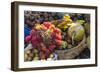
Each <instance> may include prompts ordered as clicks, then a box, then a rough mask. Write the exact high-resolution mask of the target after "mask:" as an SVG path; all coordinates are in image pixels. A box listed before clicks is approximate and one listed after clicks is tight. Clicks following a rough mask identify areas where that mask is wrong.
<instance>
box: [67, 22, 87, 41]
mask: <svg viewBox="0 0 100 73" xmlns="http://www.w3.org/2000/svg"><path fill="white" fill-rule="evenodd" d="M84 35H85V30H84V28H83V26H82V25H81V24H78V23H72V24H71V25H70V27H69V29H68V36H69V37H70V38H71V39H72V41H76V42H79V41H81V40H82V39H83V37H84Z"/></svg>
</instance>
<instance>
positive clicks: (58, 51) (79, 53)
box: [24, 11, 90, 62]
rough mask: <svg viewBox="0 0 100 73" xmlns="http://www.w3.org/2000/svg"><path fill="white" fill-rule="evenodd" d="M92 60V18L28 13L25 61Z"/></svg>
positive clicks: (25, 12)
mask: <svg viewBox="0 0 100 73" xmlns="http://www.w3.org/2000/svg"><path fill="white" fill-rule="evenodd" d="M85 58H90V15H89V14H79V13H63V12H35V11H24V61H25V62H27V61H37V60H46V61H48V60H53V61H55V60H67V59H85Z"/></svg>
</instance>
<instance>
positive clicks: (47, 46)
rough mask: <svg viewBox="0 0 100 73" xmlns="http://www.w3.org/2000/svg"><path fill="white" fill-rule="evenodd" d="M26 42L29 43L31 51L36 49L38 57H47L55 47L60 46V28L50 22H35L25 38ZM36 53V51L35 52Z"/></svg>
mask: <svg viewBox="0 0 100 73" xmlns="http://www.w3.org/2000/svg"><path fill="white" fill-rule="evenodd" d="M25 42H26V43H31V44H32V47H33V51H37V52H38V53H37V55H38V58H36V57H34V58H36V59H40V60H41V59H42V60H44V59H47V58H48V57H49V56H50V54H52V53H53V51H54V49H55V48H58V47H59V46H61V43H62V36H61V30H60V29H59V28H56V27H55V26H54V25H53V24H51V23H50V22H44V23H43V24H36V26H35V27H34V28H33V29H32V31H31V33H30V35H29V36H27V37H26V39H25ZM35 53H36V52H35Z"/></svg>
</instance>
